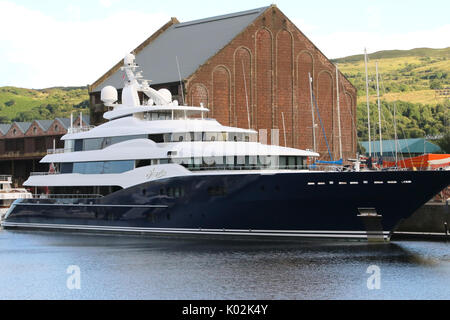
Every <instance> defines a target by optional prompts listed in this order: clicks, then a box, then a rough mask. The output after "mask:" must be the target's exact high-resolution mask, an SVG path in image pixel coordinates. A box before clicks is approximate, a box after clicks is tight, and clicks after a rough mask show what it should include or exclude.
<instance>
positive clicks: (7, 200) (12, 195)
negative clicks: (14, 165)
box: [0, 175, 32, 220]
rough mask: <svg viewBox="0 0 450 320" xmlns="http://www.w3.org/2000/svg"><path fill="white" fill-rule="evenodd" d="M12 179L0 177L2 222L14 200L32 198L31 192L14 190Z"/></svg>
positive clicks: (0, 216)
mask: <svg viewBox="0 0 450 320" xmlns="http://www.w3.org/2000/svg"><path fill="white" fill-rule="evenodd" d="M11 179H12V177H11V176H6V175H0V220H1V219H2V217H3V215H4V214H5V213H6V212H7V211H8V209H9V207H10V206H11V204H12V203H13V202H14V200H17V199H29V198H32V194H31V192H28V191H27V190H26V189H24V188H12V187H11V184H12V180H11Z"/></svg>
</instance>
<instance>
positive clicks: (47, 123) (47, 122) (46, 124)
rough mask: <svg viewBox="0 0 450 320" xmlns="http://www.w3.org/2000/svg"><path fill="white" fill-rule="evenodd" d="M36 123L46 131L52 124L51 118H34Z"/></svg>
mask: <svg viewBox="0 0 450 320" xmlns="http://www.w3.org/2000/svg"><path fill="white" fill-rule="evenodd" d="M36 123H37V124H38V125H39V127H41V129H42V131H47V130H48V128H50V126H51V125H52V123H53V120H36Z"/></svg>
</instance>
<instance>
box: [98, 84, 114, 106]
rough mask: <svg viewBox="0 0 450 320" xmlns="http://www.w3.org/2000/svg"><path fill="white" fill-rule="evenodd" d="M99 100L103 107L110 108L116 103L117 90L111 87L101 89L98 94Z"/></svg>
mask: <svg viewBox="0 0 450 320" xmlns="http://www.w3.org/2000/svg"><path fill="white" fill-rule="evenodd" d="M100 99H101V100H102V101H103V103H104V104H105V106H107V107H108V106H112V104H113V103H114V102H116V101H117V90H116V88H114V87H112V86H107V87H104V88H103V89H102V92H101V94H100Z"/></svg>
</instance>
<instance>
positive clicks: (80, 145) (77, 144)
mask: <svg viewBox="0 0 450 320" xmlns="http://www.w3.org/2000/svg"><path fill="white" fill-rule="evenodd" d="M82 150H83V140H81V139H77V140H75V149H74V151H82Z"/></svg>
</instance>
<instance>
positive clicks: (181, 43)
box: [89, 5, 356, 160]
mask: <svg viewBox="0 0 450 320" xmlns="http://www.w3.org/2000/svg"><path fill="white" fill-rule="evenodd" d="M133 53H134V54H135V55H136V61H137V63H138V65H139V66H141V70H142V71H143V77H144V78H145V79H150V80H151V81H152V83H151V85H152V87H153V88H155V89H160V88H167V89H169V90H170V91H171V92H172V94H173V95H174V97H175V98H177V99H178V100H179V101H180V102H182V98H181V97H182V92H181V90H182V89H181V85H180V75H179V72H178V68H177V59H178V60H179V68H180V73H181V78H182V84H183V90H184V91H183V93H184V98H185V103H186V104H189V105H195V106H199V105H200V103H203V104H204V106H205V107H207V108H209V109H210V115H209V116H210V117H211V118H216V119H217V120H218V121H219V122H220V123H222V124H224V125H230V126H237V127H242V128H248V127H249V120H250V127H251V128H252V129H255V130H259V129H267V130H268V131H270V129H279V130H280V131H279V143H280V145H287V146H292V147H295V148H301V149H312V148H313V134H312V133H313V131H312V114H311V113H312V112H311V99H310V89H309V81H308V73H311V75H312V77H313V90H314V94H315V97H316V100H317V105H318V109H319V113H317V112H315V113H316V114H315V121H316V122H315V123H316V125H317V126H316V129H315V134H316V141H317V143H316V144H317V151H318V152H319V153H320V154H321V158H322V159H325V160H329V159H330V157H329V155H328V151H327V150H328V149H327V143H326V139H325V135H324V134H323V131H325V133H326V138H327V140H328V144H329V145H330V151H331V153H332V155H333V159H338V157H339V143H338V119H337V108H336V107H337V90H336V67H335V66H334V65H333V64H332V63H331V62H330V61H329V60H328V59H327V58H326V57H325V56H324V55H323V54H322V53H321V51H320V50H319V49H318V48H317V47H316V46H314V44H313V43H312V42H311V41H310V40H309V39H308V38H307V37H306V36H305V35H304V34H303V33H302V32H301V31H300V30H299V29H298V28H297V27H296V26H295V25H294V24H293V23H292V22H291V21H290V20H289V19H288V18H287V17H286V16H285V15H284V14H283V13H282V12H281V11H280V10H279V9H278V8H277V7H276V6H275V5H271V6H269V7H264V8H259V9H254V10H249V11H244V12H238V13H234V14H228V15H223V16H217V17H212V18H207V19H202V20H196V21H191V22H185V23H180V22H179V21H178V20H177V19H176V18H172V19H171V20H170V21H169V22H168V23H167V24H165V25H164V26H163V27H162V28H161V29H159V30H158V31H157V32H155V33H154V34H153V35H152V36H151V37H150V38H148V39H147V40H146V41H144V42H143V43H142V44H141V45H139V46H138V47H137V48H136V49H135V50H134V51H133ZM122 64H123V62H122V61H119V62H118V63H117V64H116V65H115V66H114V67H113V68H112V69H110V70H109V71H108V72H107V73H106V74H105V75H103V76H102V77H101V78H100V79H98V80H97V81H96V82H95V83H93V84H92V85H90V86H89V93H90V106H91V119H92V122H93V123H100V122H102V121H103V120H102V114H103V112H104V110H105V108H104V106H103V105H102V103H101V100H100V91H101V89H102V88H103V87H105V86H107V85H113V86H114V87H116V88H117V89H118V91H119V97H120V91H121V88H122V87H123V72H122V71H120V67H121V66H122ZM339 84H340V85H339V87H340V88H339V94H340V114H341V131H342V133H341V137H342V146H343V148H342V149H343V156H344V159H347V158H349V157H354V156H355V154H356V128H355V125H356V88H355V87H354V86H353V85H352V84H351V83H350V82H349V81H348V80H347V79H346V78H345V77H344V76H343V75H342V74H341V73H339ZM247 101H248V109H249V110H248V112H247ZM318 115H320V119H321V121H322V124H323V128H322V126H321V125H320V122H319V117H318ZM249 118H250V119H249ZM283 118H284V123H283ZM284 136H286V141H284ZM268 141H270V138H269V139H268Z"/></svg>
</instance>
